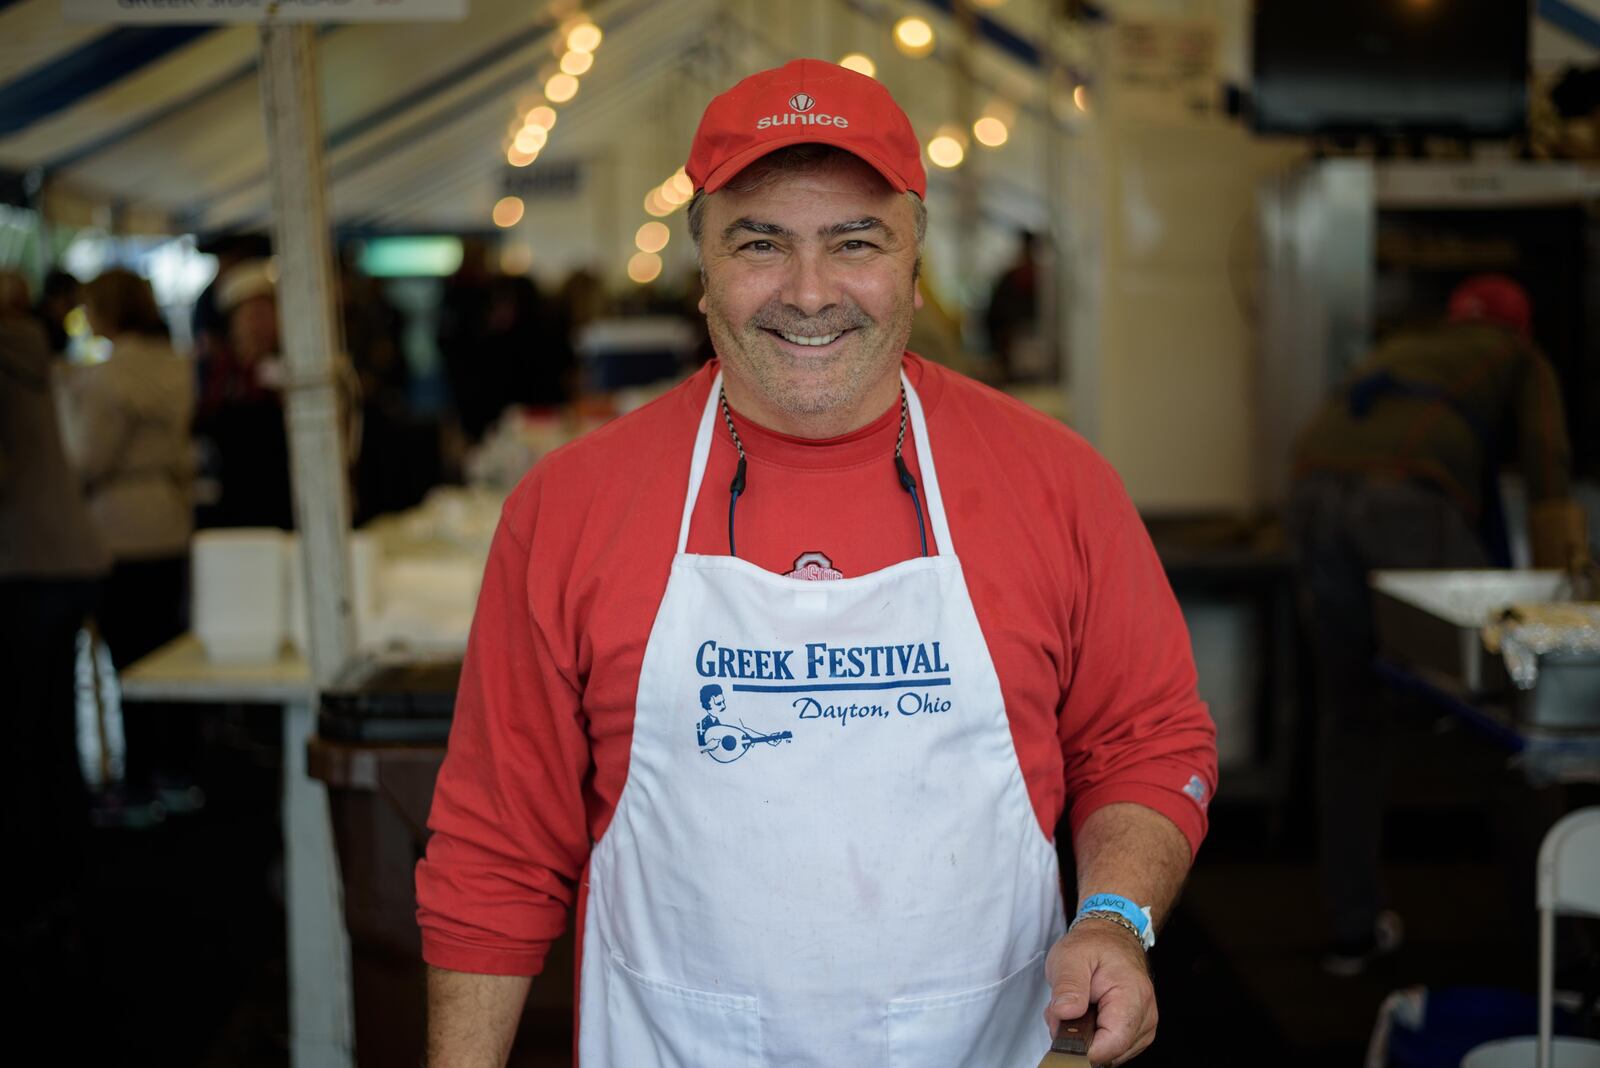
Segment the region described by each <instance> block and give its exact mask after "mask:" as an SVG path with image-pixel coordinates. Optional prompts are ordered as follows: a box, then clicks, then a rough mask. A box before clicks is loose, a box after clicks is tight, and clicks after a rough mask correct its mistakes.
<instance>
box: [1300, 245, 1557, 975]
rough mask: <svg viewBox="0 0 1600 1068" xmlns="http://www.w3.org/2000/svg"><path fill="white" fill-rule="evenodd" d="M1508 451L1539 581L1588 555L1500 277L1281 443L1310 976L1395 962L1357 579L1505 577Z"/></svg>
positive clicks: (1383, 758)
mask: <svg viewBox="0 0 1600 1068" xmlns="http://www.w3.org/2000/svg"><path fill="white" fill-rule="evenodd" d="M1513 449H1514V450H1515V451H1516V453H1517V455H1518V456H1519V458H1520V460H1521V466H1522V474H1523V478H1524V481H1525V484H1526V488H1527V494H1528V500H1529V504H1530V516H1529V518H1530V523H1529V527H1530V530H1529V533H1530V535H1531V538H1530V540H1531V544H1532V550H1533V553H1532V555H1533V562H1534V565H1535V566H1536V567H1567V566H1570V565H1571V564H1573V562H1574V561H1575V560H1577V559H1579V558H1586V557H1587V555H1588V550H1587V545H1586V542H1585V538H1584V533H1583V523H1582V513H1581V512H1580V511H1579V510H1578V508H1577V507H1576V505H1575V504H1574V503H1573V502H1572V501H1571V500H1570V499H1569V498H1568V496H1567V492H1568V491H1567V476H1568V444H1567V435H1566V423H1565V420H1564V418H1563V415H1562V406H1561V395H1560V389H1559V387H1558V384H1557V381H1556V376H1555V372H1554V370H1553V369H1552V368H1551V366H1550V364H1549V362H1548V361H1547V360H1546V359H1545V358H1544V356H1543V355H1541V354H1540V352H1539V350H1538V349H1537V348H1535V347H1534V345H1533V343H1532V308H1531V305H1530V303H1529V301H1528V296H1527V293H1526V292H1524V291H1523V289H1522V287H1521V286H1520V285H1518V284H1517V283H1516V282H1514V281H1513V280H1511V279H1510V278H1507V277H1505V276H1504V275H1477V276H1474V277H1471V278H1468V279H1467V280H1466V281H1464V282H1462V283H1461V284H1460V285H1459V286H1458V287H1457V288H1456V289H1455V291H1454V293H1453V294H1452V295H1451V297H1450V301H1449V314H1448V318H1447V320H1446V321H1445V322H1444V323H1441V324H1439V325H1437V326H1434V327H1431V328H1428V329H1424V330H1418V331H1412V332H1408V333H1403V334H1399V335H1397V336H1395V337H1393V338H1391V339H1389V340H1388V341H1386V342H1384V343H1383V344H1382V345H1380V346H1379V347H1378V348H1377V349H1376V350H1375V351H1374V352H1373V353H1372V354H1371V355H1370V356H1369V357H1368V358H1367V359H1366V360H1364V361H1363V362H1362V363H1361V364H1360V365H1359V366H1358V367H1357V368H1356V369H1355V370H1354V372H1353V373H1352V375H1351V377H1350V380H1349V381H1348V382H1346V383H1345V385H1344V386H1342V387H1341V388H1340V389H1339V390H1337V391H1336V392H1335V393H1334V394H1333V395H1332V396H1331V397H1330V398H1329V400H1328V401H1327V403H1325V404H1324V405H1323V407H1322V408H1321V410H1320V411H1319V412H1318V413H1317V415H1316V417H1315V418H1314V419H1313V420H1312V421H1311V423H1310V424H1309V425H1308V426H1307V427H1306V429H1305V430H1304V431H1303V432H1302V433H1301V435H1300V438H1299V440H1298V442H1297V444H1296V453H1295V467H1294V486H1293V488H1292V490H1291V493H1290V499H1289V505H1288V509H1287V513H1286V517H1285V520H1286V526H1287V528H1288V531H1289V534H1290V537H1291V541H1292V542H1293V544H1294V547H1295V550H1296V558H1297V565H1298V568H1299V571H1300V579H1301V585H1302V587H1303V592H1304V595H1305V596H1304V603H1305V605H1306V608H1307V612H1308V626H1309V628H1310V634H1311V639H1312V652H1313V658H1314V661H1315V664H1314V666H1315V668H1316V674H1317V694H1318V705H1319V716H1318V718H1319V726H1318V738H1317V746H1316V752H1317V779H1318V785H1317V808H1318V813H1319V866H1320V868H1321V872H1322V881H1323V893H1324V896H1325V898H1326V900H1327V905H1328V908H1329V911H1330V914H1331V916H1332V920H1333V932H1332V933H1333V944H1332V946H1331V947H1330V949H1329V951H1328V953H1327V954H1326V956H1325V957H1324V958H1323V967H1324V969H1325V970H1327V971H1328V972H1330V973H1331V974H1334V975H1340V976H1350V975H1355V974H1358V973H1360V972H1361V971H1363V970H1364V969H1365V968H1366V966H1367V965H1368V964H1369V963H1370V962H1371V961H1372V960H1373V958H1375V957H1377V956H1380V955H1382V954H1384V953H1387V952H1389V951H1391V950H1393V949H1394V948H1396V947H1397V946H1398V945H1399V942H1400V920H1399V917H1398V916H1397V915H1395V914H1394V913H1393V912H1391V911H1389V910H1387V909H1386V908H1385V907H1384V901H1383V892H1382V881H1381V878H1380V875H1381V864H1380V857H1381V840H1380V830H1381V827H1382V822H1383V805H1384V794H1385V793H1386V782H1387V778H1388V774H1389V766H1388V763H1389V749H1390V746H1389V743H1388V727H1389V713H1388V711H1387V710H1386V709H1385V708H1384V707H1383V705H1382V702H1381V701H1380V695H1379V691H1378V686H1377V681H1376V679H1375V678H1374V676H1373V674H1372V671H1371V662H1372V656H1373V654H1374V651H1375V644H1374V639H1373V635H1372V621H1371V613H1372V609H1371V600H1370V596H1369V594H1368V591H1367V575H1368V574H1369V573H1370V572H1371V571H1374V570H1377V569H1381V568H1477V567H1490V566H1507V565H1508V564H1509V550H1508V548H1507V544H1508V543H1507V537H1506V531H1505V528H1504V524H1503V517H1502V514H1501V507H1500V499H1499V491H1498V480H1499V474H1500V459H1501V457H1502V455H1503V454H1504V453H1506V452H1509V451H1511V450H1513Z"/></svg>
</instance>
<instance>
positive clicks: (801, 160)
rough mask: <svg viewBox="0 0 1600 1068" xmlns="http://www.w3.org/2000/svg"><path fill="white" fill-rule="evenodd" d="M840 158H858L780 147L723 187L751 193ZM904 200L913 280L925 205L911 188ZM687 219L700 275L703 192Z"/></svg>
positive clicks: (810, 147)
mask: <svg viewBox="0 0 1600 1068" xmlns="http://www.w3.org/2000/svg"><path fill="white" fill-rule="evenodd" d="M840 157H849V158H851V159H856V158H858V157H857V156H855V155H854V154H853V153H850V152H846V151H845V150H844V149H842V148H835V147H834V146H833V145H821V144H813V143H806V144H799V145H789V146H788V147H786V148H780V149H778V150H777V151H776V152H773V153H770V154H768V155H765V156H762V157H761V158H760V159H759V160H757V161H756V162H755V163H752V164H751V165H750V166H748V167H746V168H745V169H744V170H742V171H740V172H739V173H738V174H736V175H734V176H733V178H732V179H730V180H729V182H728V184H727V185H725V186H723V188H724V189H729V190H732V191H733V192H735V193H752V192H754V191H755V190H757V189H760V188H761V187H762V186H764V185H770V184H771V183H772V182H774V181H776V180H777V179H778V178H779V176H781V175H787V174H814V173H816V172H817V171H820V170H822V169H823V168H824V167H826V166H827V165H828V164H830V163H832V162H833V161H834V160H836V159H839V158H840ZM905 196H906V199H907V200H909V201H910V202H911V217H912V219H913V220H915V223H916V230H917V262H916V265H915V266H914V267H913V268H912V270H911V278H912V280H913V281H915V280H916V279H917V278H919V277H920V276H921V275H922V242H923V239H924V238H925V237H927V235H928V206H927V205H926V204H924V203H923V202H922V198H921V197H919V196H917V194H915V193H913V192H912V191H911V190H909V189H908V190H906V193H905ZM687 215H688V221H689V240H691V241H692V242H694V262H695V265H696V266H698V267H699V268H700V271H701V274H702V275H704V273H705V263H704V261H703V260H702V259H701V257H700V239H701V237H703V236H704V234H705V222H706V194H705V193H704V192H701V191H698V190H697V191H696V192H695V194H694V197H693V198H692V199H691V200H690V201H689V207H688V209H687Z"/></svg>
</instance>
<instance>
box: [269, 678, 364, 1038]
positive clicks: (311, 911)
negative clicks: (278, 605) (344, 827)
mask: <svg viewBox="0 0 1600 1068" xmlns="http://www.w3.org/2000/svg"><path fill="white" fill-rule="evenodd" d="M314 723H315V713H314V711H313V706H312V704H311V703H310V702H309V701H294V702H290V703H289V704H286V705H285V706H284V709H283V840H284V849H283V854H284V856H283V866H284V882H285V884H286V893H285V897H286V899H287V900H286V904H287V911H288V921H289V942H288V944H289V1035H290V1043H291V1057H290V1063H291V1064H292V1065H293V1066H294V1068H351V1066H352V1065H353V1064H354V1063H355V1057H354V1048H355V1041H354V1034H353V1031H354V1028H353V1025H352V1023H351V1008H350V939H349V937H348V936H347V935H346V933H345V929H344V911H343V899H342V898H343V894H342V890H341V887H340V882H339V865H338V858H337V857H336V855H335V853H334V846H333V825H332V823H331V821H330V818H329V814H328V791H327V787H325V786H324V785H323V784H322V783H320V782H318V781H316V780H315V779H312V778H311V777H310V776H308V775H307V774H306V741H307V740H308V739H309V738H310V737H311V731H312V727H313V725H314Z"/></svg>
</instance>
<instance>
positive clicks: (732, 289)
mask: <svg viewBox="0 0 1600 1068" xmlns="http://www.w3.org/2000/svg"><path fill="white" fill-rule="evenodd" d="M756 166H760V164H759V163H758V164H756ZM733 184H734V185H735V186H738V185H741V184H742V183H740V182H738V181H735V182H734V183H733ZM701 257H702V262H703V263H704V265H705V297H704V298H703V299H702V300H701V302H700V309H701V310H702V311H704V312H705V313H706V326H707V328H708V330H709V332H710V334H711V341H712V344H713V345H714V346H715V347H716V350H717V355H718V356H719V357H720V358H721V360H722V364H723V382H724V388H725V389H726V390H727V393H728V401H729V403H730V404H732V405H733V407H735V408H737V409H739V411H740V413H741V414H743V415H745V416H747V417H748V418H750V419H752V420H754V421H755V422H757V423H760V424H761V425H763V426H765V427H767V428H769V429H772V430H777V431H780V432H783V433H789V434H794V435H796V436H800V437H812V438H823V437H834V436H837V435H839V434H844V433H848V432H849V431H851V430H854V429H856V428H857V427H860V426H864V425H865V424H867V423H869V422H871V421H872V420H873V419H874V418H876V417H877V416H879V415H881V414H882V413H883V412H884V411H885V410H887V409H888V408H889V406H890V405H891V404H893V403H894V399H895V396H896V395H897V393H898V392H899V369H900V357H901V354H902V353H903V352H904V351H905V346H906V341H907V339H908V338H909V337H910V336H911V317H912V314H913V313H914V312H915V310H916V309H917V308H919V307H921V306H922V297H921V295H920V294H919V293H918V292H917V288H916V279H915V274H916V263H917V238H916V219H915V215H914V213H913V211H912V207H911V204H910V203H909V202H908V201H907V199H906V198H905V196H904V195H902V194H899V193H896V192H895V191H894V190H893V189H891V188H890V187H889V185H888V183H886V182H885V181H884V180H883V178H882V177H881V176H880V175H879V174H878V173H877V172H876V171H874V170H873V169H872V168H871V167H869V166H868V165H867V164H865V163H863V162H861V161H860V160H858V159H856V158H855V157H854V156H850V155H846V154H840V155H836V156H832V157H830V158H828V159H825V160H822V161H819V162H817V163H816V164H814V165H812V166H809V167H807V168H805V169H802V170H798V171H777V172H774V173H771V174H768V175H766V176H765V178H764V180H762V181H759V182H757V183H756V184H755V187H754V188H752V189H748V190H747V191H744V192H740V191H737V190H735V189H733V188H723V189H721V190H719V191H718V192H716V193H714V194H712V195H711V196H710V197H709V199H708V200H707V202H706V209H705V216H704V224H703V231H702V237H701Z"/></svg>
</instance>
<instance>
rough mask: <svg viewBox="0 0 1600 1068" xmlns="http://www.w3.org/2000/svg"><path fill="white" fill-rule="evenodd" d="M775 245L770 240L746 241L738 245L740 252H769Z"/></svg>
mask: <svg viewBox="0 0 1600 1068" xmlns="http://www.w3.org/2000/svg"><path fill="white" fill-rule="evenodd" d="M776 247H777V246H776V245H774V244H773V243H772V242H771V241H747V242H745V243H744V244H743V245H741V246H740V251H742V252H771V251H772V250H773V249H775V248H776Z"/></svg>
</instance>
